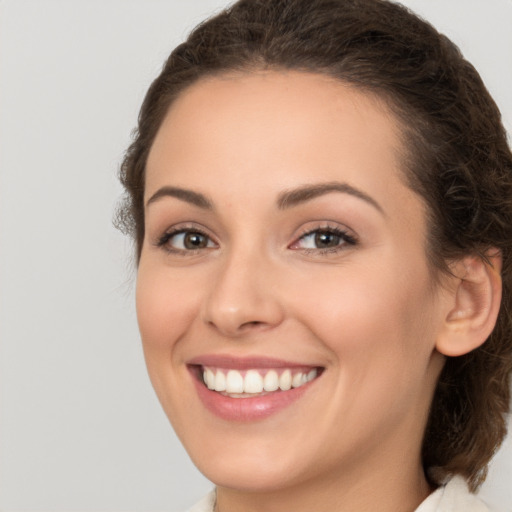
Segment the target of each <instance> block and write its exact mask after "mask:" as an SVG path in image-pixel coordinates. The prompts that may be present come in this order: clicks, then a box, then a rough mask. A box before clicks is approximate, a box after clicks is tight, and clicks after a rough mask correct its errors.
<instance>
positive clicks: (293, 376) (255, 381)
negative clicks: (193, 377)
mask: <svg viewBox="0 0 512 512" xmlns="http://www.w3.org/2000/svg"><path fill="white" fill-rule="evenodd" d="M317 375H318V370H317V369H316V368H310V369H297V368H285V369H284V368H276V369H265V370H260V369H248V370H242V371H239V370H235V369H230V370H228V369H223V368H209V367H205V368H204V369H203V381H204V383H205V384H206V386H207V387H208V389H210V390H212V391H217V392H219V393H222V394H223V395H225V396H229V397H230V398H251V397H254V396H255V395H264V394H268V393H272V392H275V391H289V390H290V389H292V388H299V387H301V386H303V385H304V384H307V383H308V382H311V381H312V380H314V379H315V378H316V377H317Z"/></svg>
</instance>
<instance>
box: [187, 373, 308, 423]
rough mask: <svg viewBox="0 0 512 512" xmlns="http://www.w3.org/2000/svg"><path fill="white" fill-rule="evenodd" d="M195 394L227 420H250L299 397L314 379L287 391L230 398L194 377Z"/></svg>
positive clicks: (254, 419)
mask: <svg viewBox="0 0 512 512" xmlns="http://www.w3.org/2000/svg"><path fill="white" fill-rule="evenodd" d="M193 380H194V384H195V386H196V389H197V394H198V395H199V398H200V399H201V402H202V403H203V405H204V406H205V407H206V409H208V410H209V411H210V412H212V413H213V414H215V416H218V417H219V418H222V419H224V420H228V421H237V422H251V421H258V420H263V419H265V418H268V417H269V416H271V415H273V414H276V413H278V412H279V411H282V410H283V409H285V408H286V407H288V406H289V405H291V404H293V403H294V402H296V401H297V400H298V399H299V398H301V397H302V396H303V395H304V393H305V392H306V391H307V390H308V389H309V388H310V386H311V384H313V382H315V380H316V379H315V380H313V381H311V382H308V383H306V384H303V385H302V386H300V387H298V388H292V389H290V390H289V391H276V392H272V393H269V394H267V395H261V396H255V397H251V398H231V397H229V396H224V395H221V394H220V393H218V392H217V391H211V390H210V389H208V388H207V387H206V386H205V385H204V384H203V383H202V382H201V381H199V380H198V379H197V378H196V377H194V378H193Z"/></svg>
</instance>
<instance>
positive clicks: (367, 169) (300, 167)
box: [137, 72, 446, 491]
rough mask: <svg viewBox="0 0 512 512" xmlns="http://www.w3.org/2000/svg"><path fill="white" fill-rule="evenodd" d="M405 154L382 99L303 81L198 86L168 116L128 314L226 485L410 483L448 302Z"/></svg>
mask: <svg viewBox="0 0 512 512" xmlns="http://www.w3.org/2000/svg"><path fill="white" fill-rule="evenodd" d="M400 148H401V146H400V132H399V128H398V125H397V122H396V121H395V119H394V117H393V116H392V115H391V114H390V113H389V112H388V110H387V109H386V107H385V105H384V104H383V103H382V102H379V101H378V100H377V99H376V98H374V97H372V96H369V95H366V94H364V93H361V92H358V91H357V90H355V89H354V88H353V87H349V86H347V85H344V84H343V83H340V82H337V81H333V80H330V79H328V78H326V77H323V76H320V75H315V74H306V73H298V72H261V73H253V74H241V75H232V76H223V77H217V78H211V79H208V80H206V79H204V80H202V81H200V82H198V83H197V84H195V85H193V86H192V87H190V88H189V89H187V90H186V91H185V92H184V93H183V94H182V95H181V96H180V97H179V99H178V100H177V101H176V102H175V103H174V104H173V105H172V108H171V110H170V111H169V113H168V115H167V117H166V119H165V121H164V123H163V125H162V127H161V128H160V130H159V132H158V134H157V137H156V140H155V142H154V144H153V146H152V149H151V152H150V155H149V159H148V163H147V178H146V194H145V201H146V204H147V206H146V226H145V229H146V235H145V240H144V244H143V248H142V254H141V259H140V266H139V271H138V283H137V311H138V320H139V325H140V331H141V335H142V340H143V346H144V352H145V357H146V362H147V366H148V370H149V374H150V377H151V380H152V383H153V385H154V388H155V390H156V392H157V395H158V397H159V399H160V401H161V403H162V405H163V407H164V410H165V412H166V413H167V415H168V417H169V419H170V420H171V422H172V424H173V426H174V428H175V430H176V432H177V434H178V435H179V437H180V438H181V440H182V442H183V443H184V445H185V447H186V449H187V450H188V452H189V454H190V455H191V457H192V459H193V460H194V462H195V463H196V464H197V465H198V467H199V468H200V469H201V471H202V472H203V473H204V474H205V475H206V476H207V477H208V478H210V479H211V480H213V481H214V482H215V483H217V484H218V485H220V486H221V488H224V487H230V488H234V489H238V490H257V491H277V490H280V489H293V488H297V487H298V486H307V485H308V483H312V482H320V481H323V482H325V481H326V475H330V476H331V477H335V478H336V481H337V482H342V481H348V480H352V481H358V482H361V481H363V480H361V479H366V481H370V480H372V479H373V481H374V482H376V481H377V480H378V479H379V478H381V479H386V480H388V481H389V478H390V477H392V475H397V474H400V475H402V474H403V475H405V476H404V478H405V479H409V480H410V479H411V478H416V479H421V478H422V476H419V475H420V474H421V461H420V447H421V440H422V434H423V430H424V427H425V422H426V418H427V413H428V407H429V404H430V401H431V397H432V393H433V390H434V387H435V382H436V379H437V376H438V374H439V371H440V369H441V366H442V358H441V356H439V354H437V353H436V352H435V350H434V347H435V344H436V338H437V336H438V332H439V330H440V328H441V325H442V323H443V321H444V317H445V311H444V309H443V308H444V307H445V306H446V303H445V302H446V301H444V300H443V299H442V291H440V290H436V289H435V287H434V286H433V282H432V273H431V270H430V269H429V266H428V262H427V259H426V255H425V243H426V242H425V241H426V231H427V226H426V217H425V210H424V206H423V203H422V201H421V200H420V199H419V198H418V196H416V195H415V194H414V193H413V192H412V191H411V190H410V189H409V188H407V186H406V185H405V184H404V180H403V177H402V175H401V171H400V166H401V163H400V151H401V149H400ZM203 378H204V379H205V380H206V384H205V383H204V382H203ZM290 387H291V389H289V388H290ZM208 388H211V389H208ZM215 388H216V389H217V390H218V391H215ZM411 475H412V476H411Z"/></svg>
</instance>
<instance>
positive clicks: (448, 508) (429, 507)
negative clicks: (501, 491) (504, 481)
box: [416, 476, 492, 512]
mask: <svg viewBox="0 0 512 512" xmlns="http://www.w3.org/2000/svg"><path fill="white" fill-rule="evenodd" d="M416 512H492V511H491V510H490V509H489V507H487V505H485V503H484V502H483V501H481V500H480V499H478V497H477V496H476V495H474V494H472V493H471V492H470V491H469V489H468V486H467V484H466V481H465V480H464V479H463V478H462V477H459V476H456V477H453V478H452V479H451V480H450V481H449V482H448V483H447V484H446V485H444V486H442V487H440V488H439V489H437V490H436V491H435V492H434V493H432V494H431V495H430V496H429V497H428V498H427V499H426V500H425V501H424V502H423V503H422V504H421V505H420V506H419V508H417V509H416Z"/></svg>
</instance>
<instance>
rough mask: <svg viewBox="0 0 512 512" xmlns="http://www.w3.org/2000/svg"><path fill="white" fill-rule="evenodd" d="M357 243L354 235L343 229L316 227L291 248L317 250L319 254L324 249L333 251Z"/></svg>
mask: <svg viewBox="0 0 512 512" xmlns="http://www.w3.org/2000/svg"><path fill="white" fill-rule="evenodd" d="M356 244H357V240H356V239H355V238H354V237H353V236H352V235H349V234H348V233H347V232H346V231H344V230H342V229H339V228H336V227H333V228H321V229H314V230H312V231H310V232H308V233H306V234H304V235H302V236H301V237H300V238H299V239H298V240H297V241H296V242H295V243H293V244H292V246H291V249H295V250H297V249H304V250H306V251H317V252H318V253H319V254H322V250H325V251H326V252H329V253H332V252H337V251H339V250H343V249H346V248H348V247H349V246H354V245H356Z"/></svg>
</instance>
